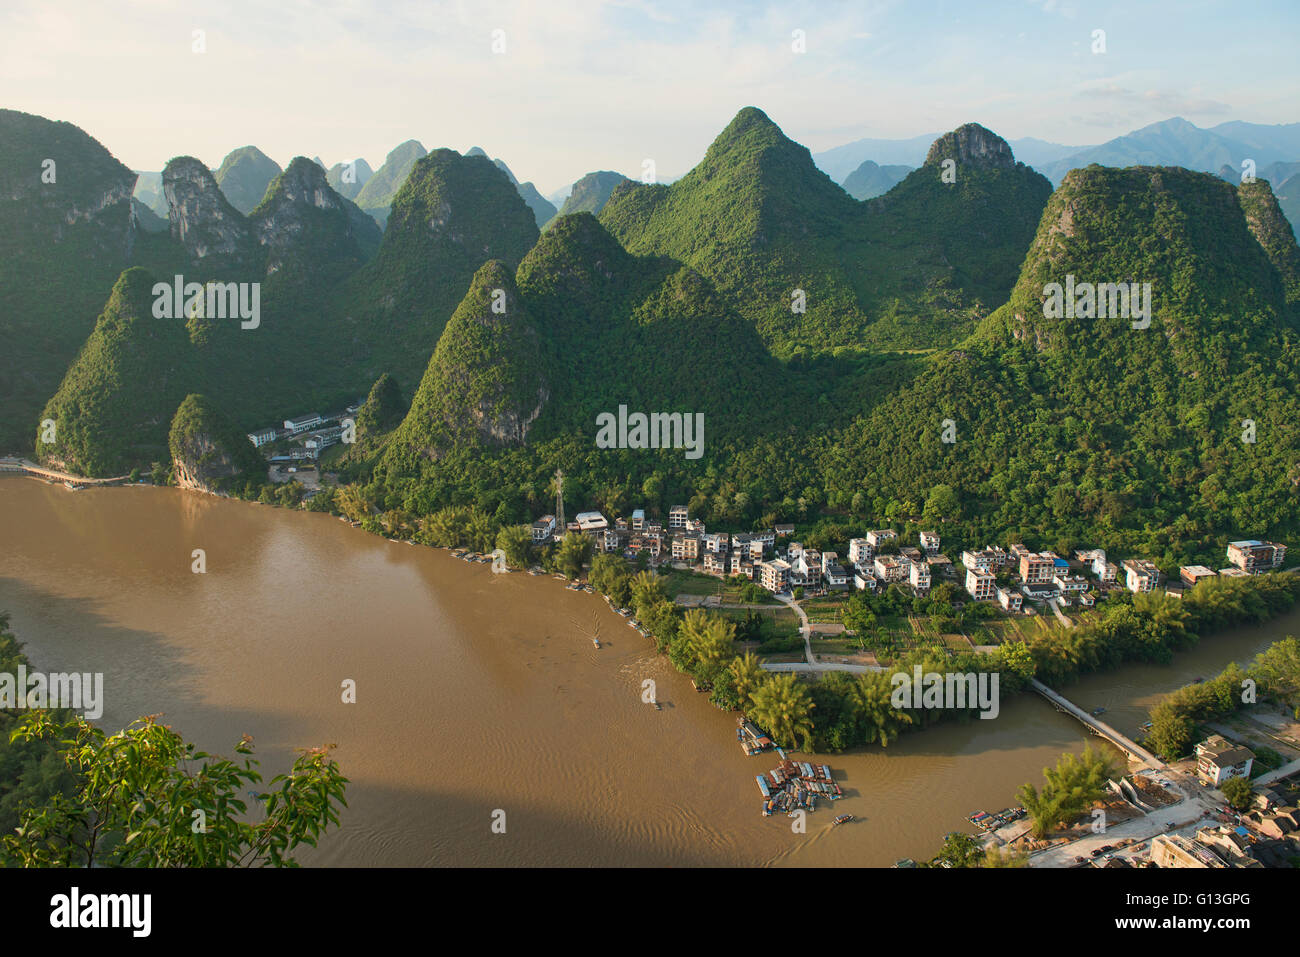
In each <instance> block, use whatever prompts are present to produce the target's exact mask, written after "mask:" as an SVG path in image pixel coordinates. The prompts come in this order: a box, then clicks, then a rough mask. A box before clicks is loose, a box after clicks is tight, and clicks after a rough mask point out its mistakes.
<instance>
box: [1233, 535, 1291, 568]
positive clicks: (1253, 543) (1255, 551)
mask: <svg viewBox="0 0 1300 957" xmlns="http://www.w3.org/2000/svg"><path fill="white" fill-rule="evenodd" d="M1285 559H1286V546H1285V545H1279V544H1277V543H1276V542H1261V541H1260V540H1259V539H1256V538H1250V539H1245V540H1243V541H1240V542H1230V543H1229V544H1228V562H1229V564H1231V565H1234V566H1236V567H1237V568H1240V569H1241V570H1242V571H1243V572H1245V573H1246V574H1248V575H1260V574H1263V573H1264V572H1271V571H1273V570H1274V569H1278V568H1281V567H1282V562H1283V561H1284V560H1285Z"/></svg>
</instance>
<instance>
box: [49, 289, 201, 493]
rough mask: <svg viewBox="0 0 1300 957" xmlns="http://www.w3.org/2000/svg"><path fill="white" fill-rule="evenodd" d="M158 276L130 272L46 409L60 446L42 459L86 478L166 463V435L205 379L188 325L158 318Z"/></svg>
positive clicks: (112, 296) (117, 473) (109, 301)
mask: <svg viewBox="0 0 1300 957" xmlns="http://www.w3.org/2000/svg"><path fill="white" fill-rule="evenodd" d="M154 282H155V279H154V277H153V276H152V275H151V274H150V273H148V272H147V271H145V270H144V269H140V268H132V269H128V270H127V271H126V272H124V273H122V275H121V277H120V278H119V279H118V280H117V282H116V283H115V284H114V286H113V292H112V295H111V296H109V299H108V302H107V304H105V306H104V311H103V313H102V314H101V315H100V317H99V320H98V321H97V322H96V323H95V329H94V331H93V332H92V333H91V334H90V338H89V339H88V340H87V341H86V344H85V346H84V347H83V348H82V350H81V354H80V355H78V356H77V359H76V361H75V362H74V363H73V364H72V367H71V368H70V369H69V370H68V373H67V375H66V376H64V379H63V383H62V384H61V385H60V386H59V390H58V392H56V393H55V394H54V396H53V398H51V399H50V400H49V402H48V403H47V404H46V406H45V409H44V411H43V412H42V413H41V416H40V417H41V418H42V419H46V418H49V419H53V420H54V423H55V439H56V441H55V442H53V443H51V444H47V443H44V442H40V441H39V440H38V443H37V454H38V455H39V456H40V458H41V459H42V461H45V462H50V463H53V464H55V465H57V466H58V467H60V468H66V469H68V470H69V471H73V472H76V473H80V474H84V475H101V476H103V475H124V474H126V472H127V471H128V470H129V469H130V468H131V467H133V466H135V465H141V464H143V465H145V466H147V465H148V464H149V463H150V462H153V461H162V460H165V459H166V453H167V431H168V429H169V427H170V425H171V420H172V416H173V415H174V414H175V411H176V408H177V406H178V405H180V402H181V400H182V399H184V398H185V396H186V395H187V394H188V393H189V392H190V390H191V389H192V388H193V387H194V383H195V382H196V381H198V380H199V377H200V368H199V359H198V356H197V355H196V352H195V350H194V349H192V348H191V347H190V341H189V336H190V330H188V329H187V328H186V323H185V322H184V321H183V320H181V321H177V320H160V319H155V318H154V317H153V298H154V297H153V286H154Z"/></svg>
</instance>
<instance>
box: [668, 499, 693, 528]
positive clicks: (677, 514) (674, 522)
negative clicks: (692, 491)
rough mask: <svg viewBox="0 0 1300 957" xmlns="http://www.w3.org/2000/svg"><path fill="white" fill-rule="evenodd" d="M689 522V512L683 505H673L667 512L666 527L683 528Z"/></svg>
mask: <svg viewBox="0 0 1300 957" xmlns="http://www.w3.org/2000/svg"><path fill="white" fill-rule="evenodd" d="M689 520H690V510H689V509H688V508H687V507H686V506H685V505H674V506H673V507H672V508H670V509H669V510H668V527H669V528H685V527H686V523H687V522H688V521H689Z"/></svg>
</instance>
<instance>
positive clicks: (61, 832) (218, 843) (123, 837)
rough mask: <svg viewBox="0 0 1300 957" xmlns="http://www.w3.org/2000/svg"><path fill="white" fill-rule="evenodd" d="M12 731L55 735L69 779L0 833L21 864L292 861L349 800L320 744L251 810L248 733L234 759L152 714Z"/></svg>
mask: <svg viewBox="0 0 1300 957" xmlns="http://www.w3.org/2000/svg"><path fill="white" fill-rule="evenodd" d="M12 734H13V736H14V737H15V739H16V740H21V741H25V742H41V741H44V742H58V745H57V746H58V748H59V751H60V753H61V756H62V758H63V760H64V762H65V764H66V766H67V769H68V771H69V772H70V773H71V774H72V775H73V777H74V778H75V779H76V781H77V783H78V786H77V790H76V793H75V794H73V795H64V794H55V795H52V796H51V797H50V798H49V799H48V800H47V801H46V802H45V803H42V804H39V805H35V806H29V807H27V808H25V809H24V811H23V814H22V823H21V825H20V826H19V828H18V831H17V833H16V834H15V835H11V836H6V837H5V838H4V845H5V850H6V852H7V853H8V854H9V855H11V856H12V857H14V858H16V859H17V860H19V861H20V862H21V863H22V865H23V866H27V867H32V866H38V867H88V866H94V867H254V866H258V867H261V866H272V867H293V866H296V864H295V862H294V860H293V856H292V855H293V852H294V851H295V850H296V849H297V848H298V847H300V846H302V845H304V844H306V845H309V846H312V847H315V846H316V843H317V841H318V840H319V839H320V837H321V835H323V834H324V833H325V832H326V831H327V830H328V829H329V827H330V826H331V825H337V824H338V810H339V808H340V807H343V806H346V804H347V802H346V800H345V799H344V796H343V792H344V789H345V787H346V785H347V778H345V777H343V776H342V774H341V773H340V771H339V767H338V764H337V763H336V762H335V761H334V760H332V759H331V758H330V757H329V750H328V749H327V748H313V749H310V750H308V751H306V752H305V753H304V754H302V755H301V756H300V757H299V758H298V759H297V760H296V761H295V762H294V765H293V768H292V769H291V770H290V771H289V773H288V774H282V775H277V776H276V777H274V778H272V779H271V781H270V782H268V785H267V788H266V790H265V791H263V792H259V793H257V796H256V797H255V799H254V801H253V802H252V804H254V805H256V806H259V807H260V808H261V809H262V812H263V813H262V814H261V815H249V814H248V811H249V807H250V802H249V801H247V800H246V799H245V795H246V794H247V793H248V791H249V786H250V785H255V784H261V782H262V775H261V773H260V772H259V771H258V770H257V768H258V762H257V761H256V760H254V759H252V758H250V757H248V755H251V754H252V750H253V749H252V743H251V739H250V738H248V737H247V736H245V737H244V739H243V740H242V741H240V742H239V744H237V745H236V746H235V751H236V753H237V754H239V755H240V756H241V757H242V760H240V761H231V760H228V759H224V758H218V757H215V756H213V755H210V754H207V753H205V752H203V751H199V750H197V749H196V748H195V746H194V745H193V744H190V743H188V742H186V741H185V740H184V739H183V738H182V737H181V736H180V735H179V734H177V733H176V732H175V731H173V730H171V729H170V728H168V727H166V726H165V725H160V724H157V723H156V722H155V721H154V720H153V718H144V719H142V720H140V721H137V722H135V723H134V724H132V725H131V727H129V728H127V729H126V730H124V731H120V732H118V733H117V734H113V735H107V734H105V732H104V731H102V730H101V729H99V728H97V727H95V726H93V725H91V724H89V723H88V722H86V721H85V720H82V719H76V720H72V721H68V722H60V721H58V720H56V719H55V718H54V717H53V716H51V715H50V714H49V713H48V712H43V711H38V712H33V713H31V714H29V715H28V716H27V717H26V718H25V719H24V720H23V721H22V722H21V723H20V724H19V726H18V727H17V728H16V729H15V730H14V731H13V732H12ZM250 818H251V819H250ZM258 818H260V819H258Z"/></svg>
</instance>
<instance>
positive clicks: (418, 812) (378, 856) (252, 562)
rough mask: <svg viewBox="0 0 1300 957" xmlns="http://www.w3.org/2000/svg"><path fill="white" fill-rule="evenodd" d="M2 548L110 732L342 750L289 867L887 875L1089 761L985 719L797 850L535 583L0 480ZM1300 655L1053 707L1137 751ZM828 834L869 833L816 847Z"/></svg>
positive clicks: (13, 609) (337, 540)
mask: <svg viewBox="0 0 1300 957" xmlns="http://www.w3.org/2000/svg"><path fill="white" fill-rule="evenodd" d="M0 542H2V543H3V546H2V547H0V611H8V612H9V613H10V614H11V618H12V626H13V629H14V630H15V632H16V633H17V635H18V636H19V638H20V639H21V640H23V641H24V642H25V643H26V646H27V648H26V650H27V653H28V656H29V657H30V658H31V660H32V662H33V667H35V668H38V669H42V670H46V671H68V670H77V671H89V672H103V673H104V676H105V679H104V680H105V699H106V702H105V709H104V715H103V717H102V719H101V724H103V725H104V726H105V727H106V728H110V729H114V730H115V729H117V728H120V727H122V726H123V725H124V724H126V723H128V722H130V721H131V720H133V719H135V718H137V717H139V716H141V715H145V714H151V713H155V712H162V713H163V714H164V715H165V719H164V720H165V722H166V723H168V724H170V725H172V726H173V727H174V728H176V729H177V730H178V731H179V732H180V733H181V734H183V735H184V736H185V737H186V738H188V739H189V740H191V741H194V742H195V743H196V744H198V745H199V746H200V747H201V748H203V749H205V750H209V751H214V752H218V753H223V754H227V755H229V754H232V753H233V745H234V744H235V742H237V741H238V740H239V738H240V736H241V735H242V734H244V733H248V734H250V735H252V736H253V739H254V743H255V745H256V747H257V754H258V756H259V758H260V759H261V760H262V764H263V771H264V772H265V773H266V776H267V777H268V778H269V777H270V776H272V775H273V774H276V773H280V772H282V771H284V770H285V769H286V768H287V767H288V765H289V764H290V763H291V762H292V760H293V756H294V749H295V748H300V747H309V746H313V745H321V744H334V745H336V749H335V752H334V753H335V756H336V758H337V760H338V761H339V763H340V764H341V766H342V768H343V771H344V773H345V774H346V775H347V776H348V778H349V779H350V782H351V783H350V784H349V786H348V790H347V797H348V804H349V806H348V808H347V809H346V810H344V812H343V814H342V826H341V828H339V829H337V830H336V831H334V832H332V833H331V834H329V835H327V837H326V838H325V840H324V841H323V842H322V845H321V847H320V848H319V849H318V850H315V851H312V850H311V849H307V850H306V851H305V852H303V853H301V854H300V860H302V861H303V863H305V864H311V865H360V866H368V865H397V866H426V865H437V866H446V865H468V866H488V865H560V866H565V865H572V866H586V865H612V866H619V865H672V866H680V865H762V864H789V865H805V866H807V865H868V866H883V865H888V864H891V863H893V862H894V861H895V860H897V859H899V858H902V857H912V858H917V859H921V858H925V857H928V856H930V855H931V854H933V853H934V851H935V850H936V849H937V848H938V846H939V843H940V841H941V836H942V835H943V834H944V833H946V832H947V831H951V830H956V829H964V830H970V826H969V825H968V824H967V823H966V820H965V818H966V816H967V815H968V814H970V813H972V812H973V811H975V810H978V809H984V810H988V811H996V810H998V809H1000V808H1002V807H1006V806H1007V805H1010V804H1013V803H1015V791H1016V789H1017V787H1018V786H1019V785H1020V784H1021V783H1023V782H1026V781H1034V782H1035V783H1040V782H1041V772H1042V768H1043V767H1044V766H1046V765H1049V764H1052V763H1054V762H1055V760H1056V758H1057V757H1058V756H1059V754H1060V753H1061V752H1062V751H1067V750H1069V751H1078V750H1081V749H1082V747H1083V745H1084V744H1085V743H1087V742H1088V741H1089V740H1095V739H1089V738H1088V736H1087V735H1086V734H1085V732H1084V730H1083V728H1082V726H1081V725H1079V724H1078V723H1076V722H1075V721H1074V720H1073V719H1070V718H1068V717H1065V716H1063V715H1060V714H1058V713H1057V712H1056V711H1055V710H1054V709H1053V708H1052V707H1051V706H1050V705H1048V704H1047V703H1046V702H1045V701H1042V700H1040V699H1039V698H1038V697H1037V696H1033V695H1025V696H1021V697H1019V698H1018V699H1016V700H1013V701H1010V702H1005V703H1004V705H1003V708H1002V712H1001V714H1000V716H999V717H998V718H997V719H996V720H992V721H972V722H970V723H969V724H966V725H955V724H953V725H945V726H939V727H936V728H932V729H929V730H927V731H924V732H921V733H918V734H913V735H908V736H904V737H903V738H902V739H901V740H899V741H898V742H896V743H895V744H893V745H891V746H890V747H889V748H888V749H887V750H882V749H880V748H871V749H858V750H856V751H854V752H850V753H848V754H840V755H829V756H824V757H822V758H821V760H822V761H823V762H824V763H829V764H830V765H831V767H832V768H833V769H834V771H835V775H836V778H837V780H839V781H840V783H841V785H842V786H843V787H844V789H845V793H846V796H845V797H844V798H843V799H841V800H840V801H838V802H836V803H835V804H834V805H833V808H834V809H833V810H831V809H830V808H825V809H819V810H818V811H817V812H815V813H813V814H811V815H809V816H808V820H807V832H806V833H794V832H793V830H792V828H791V826H790V824H791V822H790V821H789V820H788V819H786V818H783V817H772V818H763V817H762V816H761V814H760V796H759V792H758V788H757V786H756V785H755V783H754V775H755V774H757V773H758V772H760V771H765V770H768V769H769V768H770V767H772V766H773V765H774V763H775V759H774V758H771V757H754V758H748V757H746V756H744V755H743V754H742V753H741V751H740V749H739V747H738V745H737V744H736V741H735V723H736V722H735V716H734V715H730V714H725V713H723V712H721V711H719V710H718V709H716V708H715V707H713V706H712V705H710V704H709V703H708V701H707V700H706V696H705V695H702V694H697V693H696V692H695V691H693V689H692V688H691V685H690V682H689V681H688V680H687V679H685V678H684V677H682V676H681V675H679V674H677V673H676V672H675V671H674V670H673V669H672V667H671V666H670V665H669V664H668V662H667V660H666V659H665V658H663V657H662V656H659V655H657V654H656V653H655V652H654V650H653V647H652V646H651V643H650V642H649V641H648V640H647V639H645V638H643V637H641V636H640V635H639V634H637V633H636V632H634V631H633V630H631V629H630V628H629V627H628V626H627V623H626V622H625V620H624V619H622V618H620V617H619V616H618V615H616V614H614V613H613V612H611V611H610V610H609V609H608V607H607V606H606V605H605V603H604V601H603V600H602V599H600V598H599V597H597V596H593V595H589V594H586V593H579V592H571V591H567V590H565V589H564V588H563V587H562V585H561V584H560V583H559V582H558V581H555V580H554V579H552V578H550V577H542V576H538V577H533V576H529V575H526V574H520V573H515V574H510V575H493V574H492V573H491V571H490V568H489V566H487V565H467V564H466V563H464V562H461V561H458V560H456V559H454V558H452V557H451V556H450V555H449V554H448V553H446V552H443V551H440V550H435V549H429V548H423V547H418V546H411V545H407V544H405V543H398V544H394V543H391V542H388V541H386V540H384V539H382V538H378V537H375V536H371V535H368V534H366V533H364V532H362V531H361V530H360V529H352V528H350V527H348V526H347V525H346V524H344V523H342V522H340V521H338V520H337V519H335V518H332V517H329V516H325V515H315V514H305V513H301V512H290V511H286V510H282V509H274V508H270V507H267V506H253V505H250V504H248V503H243V502H236V501H230V500H225V499H218V498H214V497H211V496H204V495H201V494H199V493H195V492H188V491H181V490H177V489H153V488H143V487H142V488H109V489H85V490H82V491H77V492H70V491H68V490H67V489H65V488H63V487H62V486H58V485H48V484H45V483H44V482H40V481H36V480H33V479H29V478H20V477H4V478H0ZM195 549H203V551H204V560H205V562H206V572H205V573H203V574H197V573H195V572H194V571H193V570H192V566H193V564H194V561H195V559H194V557H193V552H194V550H195ZM1297 631H1300V613H1297V615H1292V616H1290V617H1289V618H1288V619H1286V620H1283V621H1281V622H1279V623H1276V625H1275V626H1273V625H1271V626H1269V627H1268V628H1264V629H1254V630H1242V631H1238V632H1234V633H1232V634H1231V635H1226V636H1223V637H1221V638H1216V639H1214V640H1213V641H1212V642H1205V643H1203V644H1202V645H1201V646H1200V647H1199V648H1198V649H1197V650H1196V651H1194V652H1191V653H1190V654H1189V655H1188V656H1184V658H1182V659H1180V661H1179V663H1178V664H1176V665H1175V666H1173V667H1172V668H1163V669H1162V668H1127V669H1125V670H1124V671H1123V672H1122V673H1120V674H1117V675H1107V676H1099V677H1094V678H1090V679H1088V680H1086V681H1085V682H1081V683H1079V684H1076V685H1074V686H1071V687H1069V688H1066V689H1063V690H1064V691H1065V693H1066V694H1067V695H1068V696H1070V697H1071V698H1072V699H1074V700H1076V701H1077V702H1078V703H1080V704H1083V705H1084V706H1085V707H1089V708H1091V707H1096V706H1097V705H1104V706H1106V707H1109V708H1111V709H1112V711H1113V712H1115V713H1116V714H1117V715H1118V716H1119V718H1120V721H1119V724H1120V727H1121V728H1122V729H1124V730H1129V731H1132V730H1134V728H1135V727H1136V725H1137V724H1138V723H1140V722H1141V721H1142V720H1145V719H1144V718H1142V717H1139V716H1138V715H1140V714H1141V713H1142V712H1140V711H1139V710H1138V706H1139V705H1144V704H1149V703H1150V700H1151V699H1152V698H1154V697H1155V696H1157V695H1158V694H1159V693H1160V692H1162V691H1167V690H1169V689H1171V688H1173V687H1176V686H1177V685H1179V684H1182V683H1184V682H1185V681H1187V680H1190V678H1191V677H1195V676H1197V675H1200V674H1204V675H1207V676H1208V675H1210V674H1213V673H1215V672H1216V671H1217V670H1218V669H1219V668H1220V667H1222V665H1223V664H1224V663H1226V662H1227V661H1228V660H1231V659H1234V658H1236V659H1242V658H1246V657H1249V656H1250V655H1251V654H1253V653H1254V652H1255V651H1257V650H1259V649H1261V648H1263V647H1264V646H1266V645H1267V644H1268V643H1269V642H1270V641H1271V640H1273V639H1274V638H1275V637H1277V636H1278V635H1281V634H1285V633H1288V632H1292V633H1294V632H1297ZM593 633H596V634H598V635H599V636H600V639H601V645H602V647H601V648H599V649H596V648H595V647H594V646H593V644H592V642H591V639H590V636H591V635H592V634H593ZM647 678H649V679H653V680H654V681H655V682H656V683H657V692H658V698H659V701H660V703H661V704H662V706H663V708H662V710H660V711H656V710H655V709H654V708H653V707H652V706H650V705H648V704H645V703H643V702H642V682H643V681H644V680H645V679H647ZM348 679H351V680H352V681H355V683H356V702H355V703H344V702H343V700H342V697H343V695H342V685H343V682H344V681H346V680H348ZM1129 725H1131V726H1129ZM497 812H504V821H505V833H494V830H493V826H492V825H493V819H494V815H496V816H497V817H499V815H498V814H497ZM844 812H848V813H851V814H854V815H855V816H856V817H857V818H858V819H859V820H857V821H855V822H854V823H853V824H851V825H849V826H846V827H841V828H835V829H834V830H833V831H832V829H831V818H832V817H833V816H834V814H838V813H844Z"/></svg>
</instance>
